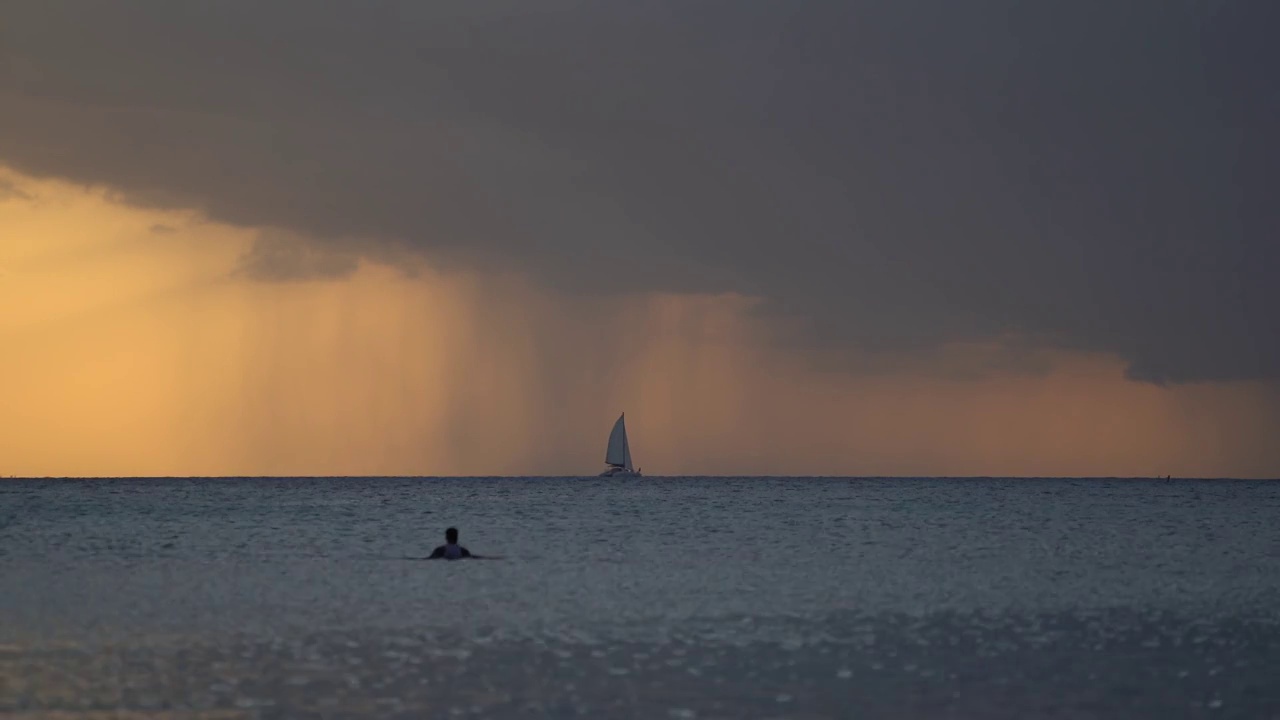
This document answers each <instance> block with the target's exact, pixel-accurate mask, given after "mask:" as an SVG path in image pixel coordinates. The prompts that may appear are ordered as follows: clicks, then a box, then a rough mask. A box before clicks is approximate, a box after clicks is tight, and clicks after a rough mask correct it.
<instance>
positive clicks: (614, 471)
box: [596, 468, 644, 478]
mask: <svg viewBox="0 0 1280 720" xmlns="http://www.w3.org/2000/svg"><path fill="white" fill-rule="evenodd" d="M596 477H602V478H638V477H644V476H643V475H641V474H640V473H638V472H636V471H635V470H623V469H622V468H609V469H608V470H605V471H604V472H602V473H600V474H599V475H597V476H596Z"/></svg>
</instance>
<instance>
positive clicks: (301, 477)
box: [0, 474, 1280, 482]
mask: <svg viewBox="0 0 1280 720" xmlns="http://www.w3.org/2000/svg"><path fill="white" fill-rule="evenodd" d="M596 478H598V476H597V475H594V474H592V475H492V474H480V475H430V474H423V475H319V474H316V475H296V474H294V475H0V480H514V479H521V480H571V479H578V480H590V479H596ZM655 479H664V480H680V479H703V480H778V479H787V480H1164V481H1169V482H1171V481H1174V480H1241V481H1255V482H1275V481H1280V477H1234V476H1225V475H1222V476H1204V477H1196V476H1189V475H1187V476H1174V475H1170V474H1166V475H827V474H817V475H776V474H767V475H744V474H727V475H702V474H693V475H686V474H675V475H645V476H644V477H643V478H640V479H637V480H633V482H644V481H645V480H655Z"/></svg>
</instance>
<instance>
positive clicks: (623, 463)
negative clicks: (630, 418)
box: [604, 413, 631, 470]
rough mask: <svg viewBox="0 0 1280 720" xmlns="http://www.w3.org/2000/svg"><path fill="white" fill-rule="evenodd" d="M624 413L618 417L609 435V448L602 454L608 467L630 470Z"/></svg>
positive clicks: (629, 449)
mask: <svg viewBox="0 0 1280 720" xmlns="http://www.w3.org/2000/svg"><path fill="white" fill-rule="evenodd" d="M626 417H627V414H626V413H622V414H621V415H619V416H618V422H616V423H614V424H613V431H612V432H610V433H609V448H608V449H607V450H606V451H605V453H604V461H605V463H607V464H609V465H613V466H615V467H621V468H624V469H626V470H630V469H631V446H630V445H629V444H628V443H627V423H626Z"/></svg>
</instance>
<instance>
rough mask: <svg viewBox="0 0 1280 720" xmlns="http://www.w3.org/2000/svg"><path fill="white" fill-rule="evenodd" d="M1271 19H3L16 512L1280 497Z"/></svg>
mask: <svg viewBox="0 0 1280 720" xmlns="http://www.w3.org/2000/svg"><path fill="white" fill-rule="evenodd" d="M1278 21H1280V10H1278V9H1276V7H1275V6H1274V5H1273V4H1271V3H1266V2H1249V1H1247V0H1238V1H1236V2H1226V1H1224V0H1160V1H1159V2H1157V1H1155V0H1134V1H1133V2H1127V3H1122V4H1118V5H1117V4H1115V3H1109V2H1108V3H1103V2H1093V1H1091V0H1080V1H1075V2H1065V1H1064V2H1058V1H1056V0H1050V1H1048V2H1042V3H1023V2H1013V1H1012V0H976V1H975V2H970V3H954V2H947V1H944V0H901V1H899V2H892V3H889V2H855V1H847V0H846V1H844V2H823V1H820V0H806V1H805V2H797V3H776V2H766V1H764V0H733V1H732V2H728V1H725V2H720V1H717V0H705V1H702V2H667V1H666V0H653V1H651V2H645V3H633V2H623V1H622V0H596V1H594V2H571V1H569V0H544V1H543V2H539V3H527V2H516V1H514V0H509V1H508V0H501V1H499V0H495V1H494V2H480V3H418V2H407V1H404V2H399V1H392V0H371V1H370V2H366V3H317V2H312V1H311V0H263V1H259V2H248V1H240V0H228V1H226V2H212V1H208V2H197V1H196V0H121V1H120V2H114V3H95V2H90V1H89V0H8V1H7V2H5V3H3V4H2V5H0V408H2V410H3V411H2V412H0V475H273V474H324V475H331V474H413V475H417V474H469V475H470V474H531V473H532V474H561V473H566V474H583V473H594V472H596V471H598V470H599V469H600V468H601V466H602V465H603V462H602V461H603V452H604V444H605V439H606V438H607V434H608V429H609V427H610V425H611V424H612V422H613V420H614V419H615V418H616V417H617V414H618V413H619V412H622V411H624V410H625V411H626V412H627V422H628V428H629V430H630V435H631V442H632V447H633V455H634V457H635V459H636V461H637V463H638V464H639V465H640V466H641V467H642V468H644V469H645V471H646V473H647V474H702V473H709V474H739V473H744V474H852V475H1038V476H1043V475H1105V476H1131V475H1140V476H1149V475H1166V474H1173V475H1183V476H1186V475H1194V476H1215V477H1216V476H1241V477H1278V476H1280V444H1276V443H1274V441H1273V439H1274V438H1275V437H1276V436H1277V435H1278V434H1280V327H1278V324H1277V322H1276V320H1275V310H1274V308H1275V307H1280V284H1278V283H1275V282H1274V281H1273V280H1272V277H1273V276H1274V274H1275V270H1276V268H1277V265H1278V263H1277V261H1278V260H1280V242H1278V241H1280V209H1278V206H1277V205H1276V204H1275V203H1274V202H1273V201H1272V200H1271V198H1272V197H1273V196H1274V195H1275V193H1276V189H1277V188H1278V187H1280V182H1278V180H1280V178H1278V177H1277V175H1278V174H1280V139H1278V138H1277V136H1276V134H1275V132H1274V128H1275V127H1280V92H1277V88H1276V87H1275V80H1274V73H1272V72H1269V69H1270V68H1272V67H1276V66H1280V48H1277V47H1276V46H1275V45H1274V43H1271V42H1270V38H1269V31H1268V28H1270V27H1275V25H1276V23H1277V22H1278Z"/></svg>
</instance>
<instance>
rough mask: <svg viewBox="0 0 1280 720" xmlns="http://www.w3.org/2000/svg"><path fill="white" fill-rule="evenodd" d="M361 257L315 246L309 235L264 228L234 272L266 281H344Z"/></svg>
mask: <svg viewBox="0 0 1280 720" xmlns="http://www.w3.org/2000/svg"><path fill="white" fill-rule="evenodd" d="M359 265H360V258H359V257H358V256H357V255H354V254H352V253H347V252H341V251H336V250H334V249H332V248H323V247H316V245H315V243H313V242H309V241H308V240H307V239H306V238H303V237H301V236H298V235H296V234H292V233H289V232H283V231H279V230H268V231H263V232H262V233H260V234H259V235H258V237H256V238H254V242H253V245H252V246H250V248H249V250H248V251H247V252H246V253H245V254H244V255H243V256H241V258H240V262H239V264H238V265H237V267H236V270H235V273H236V274H239V275H244V276H246V277H250V278H253V279H254V280H262V281H266V282H291V281H299V280H341V279H343V278H347V277H350V276H351V275H352V274H354V273H355V271H356V270H357V269H358V268H359Z"/></svg>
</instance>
